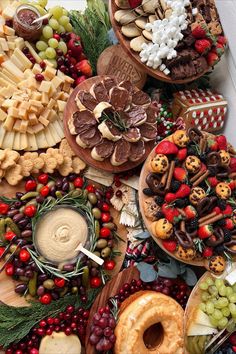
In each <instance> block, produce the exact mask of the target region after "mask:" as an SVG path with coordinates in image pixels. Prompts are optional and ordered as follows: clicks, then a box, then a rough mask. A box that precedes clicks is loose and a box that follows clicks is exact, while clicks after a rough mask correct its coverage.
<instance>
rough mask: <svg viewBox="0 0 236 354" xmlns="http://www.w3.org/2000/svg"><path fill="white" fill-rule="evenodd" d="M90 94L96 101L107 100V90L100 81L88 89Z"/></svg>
mask: <svg viewBox="0 0 236 354" xmlns="http://www.w3.org/2000/svg"><path fill="white" fill-rule="evenodd" d="M90 92H91V94H93V96H94V97H95V98H96V100H97V101H98V102H109V101H110V99H109V96H108V93H107V90H106V88H105V86H104V84H103V83H102V82H98V83H97V84H94V85H93V86H92V87H91V89H90Z"/></svg>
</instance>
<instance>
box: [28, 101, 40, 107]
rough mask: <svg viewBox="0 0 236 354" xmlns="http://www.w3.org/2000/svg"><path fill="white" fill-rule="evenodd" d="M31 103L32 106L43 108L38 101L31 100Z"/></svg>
mask: <svg viewBox="0 0 236 354" xmlns="http://www.w3.org/2000/svg"><path fill="white" fill-rule="evenodd" d="M29 103H30V104H31V105H32V106H36V107H41V106H42V103H41V102H40V101H36V100H29Z"/></svg>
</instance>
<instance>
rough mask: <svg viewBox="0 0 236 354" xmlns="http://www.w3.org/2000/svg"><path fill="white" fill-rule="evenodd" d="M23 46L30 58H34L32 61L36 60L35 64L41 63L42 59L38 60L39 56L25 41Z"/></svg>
mask: <svg viewBox="0 0 236 354" xmlns="http://www.w3.org/2000/svg"><path fill="white" fill-rule="evenodd" d="M25 46H26V47H27V48H28V49H29V51H30V53H31V54H32V56H33V57H34V59H35V60H36V62H37V63H41V61H42V59H41V58H40V56H39V55H38V54H37V53H36V51H35V50H34V48H33V47H32V45H31V44H30V43H29V42H28V41H25Z"/></svg>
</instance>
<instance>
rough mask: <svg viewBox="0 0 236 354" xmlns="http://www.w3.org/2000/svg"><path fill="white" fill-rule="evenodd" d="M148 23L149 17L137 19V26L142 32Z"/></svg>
mask: <svg viewBox="0 0 236 354" xmlns="http://www.w3.org/2000/svg"><path fill="white" fill-rule="evenodd" d="M147 22H148V19H147V17H143V16H142V17H139V18H137V20H135V24H136V26H137V27H138V28H140V29H142V30H144V29H145V26H146V24H147Z"/></svg>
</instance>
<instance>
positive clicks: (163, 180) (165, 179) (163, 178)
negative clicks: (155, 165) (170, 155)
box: [160, 171, 168, 187]
mask: <svg viewBox="0 0 236 354" xmlns="http://www.w3.org/2000/svg"><path fill="white" fill-rule="evenodd" d="M167 177H168V171H166V172H165V173H164V175H163V176H162V177H161V182H160V185H161V186H162V187H164V186H165V184H166V181H167Z"/></svg>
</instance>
